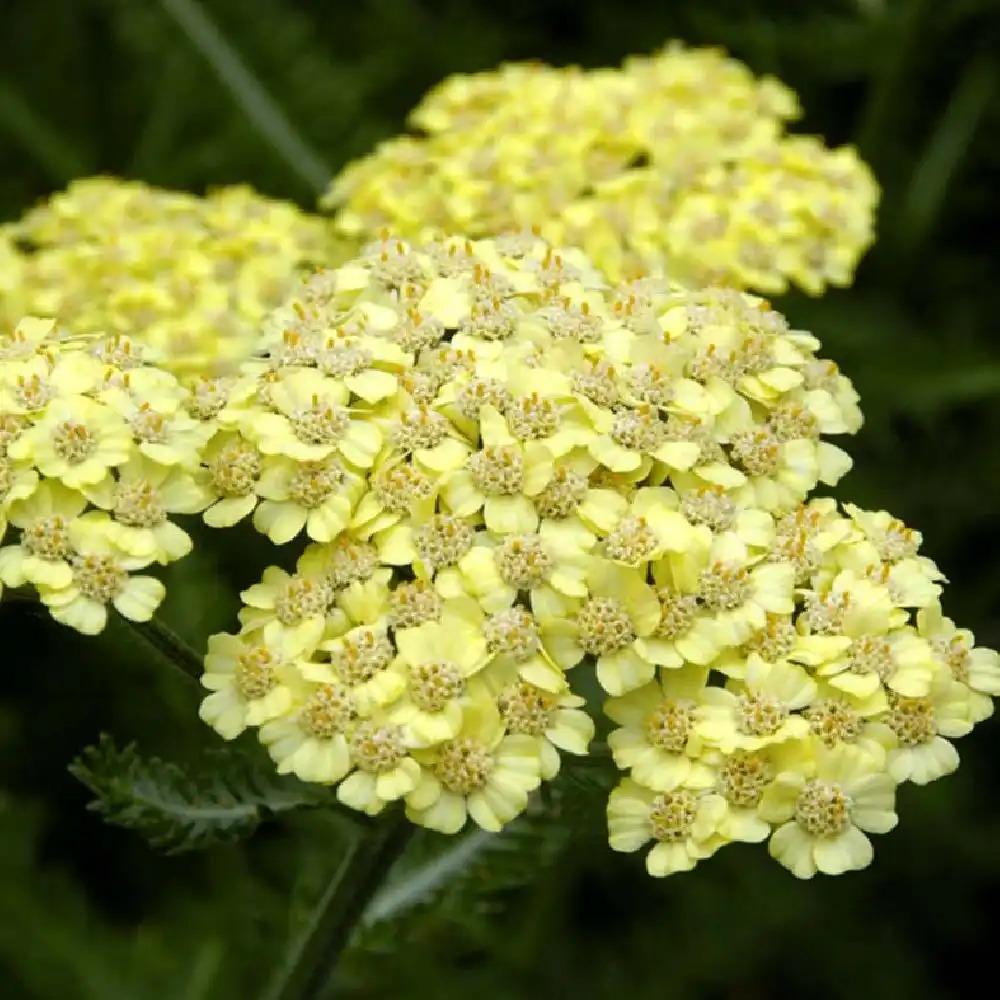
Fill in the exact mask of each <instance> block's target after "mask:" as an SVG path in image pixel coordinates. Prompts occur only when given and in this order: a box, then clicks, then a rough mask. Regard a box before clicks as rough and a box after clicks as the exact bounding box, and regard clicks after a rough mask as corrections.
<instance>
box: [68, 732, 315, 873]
mask: <svg viewBox="0 0 1000 1000" xmlns="http://www.w3.org/2000/svg"><path fill="white" fill-rule="evenodd" d="M69 770H70V772H71V773H72V774H73V776H74V777H76V778H78V779H79V780H80V781H82V782H83V783H84V784H85V785H86V786H87V787H88V788H89V789H90V790H91V791H92V792H93V793H94V795H95V796H96V798H95V799H94V800H93V801H92V802H91V803H90V804H89V806H88V808H90V809H92V810H93V811H95V812H97V813H99V814H100V815H101V816H102V817H103V818H104V819H105V820H107V822H109V823H114V824H115V825H117V826H123V827H126V828H127V829H130V830H135V831H136V832H137V833H139V834H141V835H142V836H143V837H144V838H145V839H146V840H147V841H148V842H149V843H150V844H151V845H152V846H153V847H156V848H158V849H160V850H162V851H164V852H165V853H167V854H178V853H181V852H183V851H197V850H204V849H206V848H208V847H212V846H214V845H216V844H220V843H226V842H231V841H235V840H240V839H242V838H244V837H248V836H250V835H251V834H252V833H253V832H254V831H255V830H256V829H257V827H258V826H259V825H260V824H261V823H262V822H264V821H265V820H266V819H268V818H269V817H271V816H274V815H276V814H278V813H283V812H287V811H289V810H291V809H298V808H300V807H302V806H315V805H319V804H321V803H323V802H326V803H328V804H329V802H330V797H329V796H328V795H327V794H326V793H325V791H324V789H323V788H321V787H319V786H316V785H307V784H305V783H303V782H301V781H299V780H298V779H296V778H293V777H282V776H280V775H277V774H275V772H274V768H273V767H268V766H267V765H266V764H264V765H262V766H257V765H256V764H255V763H254V762H253V760H252V759H251V758H250V757H249V756H248V755H247V754H246V753H245V752H243V753H241V752H238V751H232V750H217V751H210V752H209V753H207V754H205V759H204V762H203V764H202V766H201V767H200V768H198V769H193V768H191V767H190V766H187V767H180V766H178V765H177V764H173V763H170V762H169V761H163V760H159V759H158V758H156V757H149V758H143V757H140V756H139V754H138V753H137V751H136V748H135V745H134V744H130V745H129V746H126V747H123V748H120V747H118V746H117V745H116V744H115V742H114V740H113V739H112V738H111V737H110V736H108V735H107V734H106V733H104V734H102V735H101V738H100V740H99V741H98V743H97V744H96V745H95V746H92V747H88V748H87V749H86V750H84V751H83V752H82V753H81V754H80V756H79V757H77V759H76V760H75V761H73V763H72V764H70V766H69Z"/></svg>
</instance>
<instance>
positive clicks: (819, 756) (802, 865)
mask: <svg viewBox="0 0 1000 1000" xmlns="http://www.w3.org/2000/svg"><path fill="white" fill-rule="evenodd" d="M895 793H896V783H895V782H894V781H893V779H892V778H891V777H889V775H888V774H885V773H883V772H881V771H879V770H878V769H877V767H876V766H875V765H874V764H873V762H872V759H871V758H870V757H869V756H868V755H867V754H865V753H864V752H863V751H861V750H858V749H856V748H854V747H849V746H838V747H836V748H834V749H833V750H826V749H825V748H822V747H820V748H817V751H816V755H815V758H814V759H813V760H812V761H811V762H810V761H809V760H807V759H802V760H801V761H800V762H799V766H798V767H797V769H795V770H787V771H784V772H782V773H780V774H778V775H777V777H776V779H775V781H774V783H773V784H772V785H770V786H769V787H768V789H767V790H766V791H765V793H764V797H763V799H762V801H761V805H760V812H761V815H762V816H763V818H764V819H766V820H767V821H768V822H770V823H774V824H780V825H778V826H777V829H776V830H775V831H774V833H773V835H772V836H771V841H770V844H769V850H770V853H771V856H772V857H773V858H775V859H777V860H778V861H779V862H780V863H781V864H783V865H784V866H785V867H786V868H787V869H788V870H789V871H791V872H792V874H793V875H795V876H797V877H798V878H812V876H813V875H815V874H816V872H817V871H819V872H822V873H823V874H824V875H841V874H843V873H844V872H847V871H856V870H858V869H861V868H865V867H867V866H868V865H869V864H870V863H871V860H872V856H873V851H872V845H871V842H870V841H869V839H868V838H867V837H866V836H865V833H888V832H889V831H890V830H892V829H893V828H894V827H895V826H896V823H897V816H896V813H895V812H894V802H895Z"/></svg>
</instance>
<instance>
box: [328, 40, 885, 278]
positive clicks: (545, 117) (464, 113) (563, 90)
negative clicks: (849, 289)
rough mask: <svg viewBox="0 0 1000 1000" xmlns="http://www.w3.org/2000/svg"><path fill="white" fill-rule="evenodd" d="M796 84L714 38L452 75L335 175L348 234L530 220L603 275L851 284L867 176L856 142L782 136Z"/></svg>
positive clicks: (480, 228)
mask: <svg viewBox="0 0 1000 1000" xmlns="http://www.w3.org/2000/svg"><path fill="white" fill-rule="evenodd" d="M799 113H800V109H799V105H798V100H797V98H796V96H795V94H794V93H793V92H792V91H791V90H789V89H788V88H787V87H785V86H784V85H783V84H782V83H780V82H778V81H777V80H775V79H773V78H770V77H763V78H756V77H754V75H753V73H752V72H751V71H750V70H749V69H748V68H747V67H746V66H745V65H743V64H742V63H740V62H738V61H736V60H735V59H732V58H729V57H727V56H726V55H725V54H724V53H723V52H721V51H719V50H716V49H705V48H698V49H689V48H685V47H683V46H681V45H678V44H672V45H670V46H667V47H666V48H665V49H663V50H662V51H660V52H658V53H656V54H655V55H652V56H644V57H633V58H630V59H628V60H626V61H625V63H624V64H623V66H622V67H621V68H620V69H610V68H601V69H594V70H583V69H581V68H579V67H575V66H571V67H568V68H555V67H551V66H546V65H544V64H542V63H514V64H508V65H505V66H502V67H501V68H500V69H498V70H496V71H493V72H486V73H476V74H472V75H464V74H458V75H455V76H451V77H449V78H448V79H446V80H445V81H444V82H443V83H441V84H440V85H439V86H437V87H435V88H434V89H433V90H432V91H431V92H430V93H429V94H428V95H427V96H426V97H425V98H424V99H423V101H421V103H420V104H419V105H418V106H417V107H416V108H415V109H414V111H413V112H412V114H411V116H410V125H411V126H412V128H413V129H414V132H413V134H409V135H401V136H398V137H396V138H393V139H390V140H388V141H386V142H383V143H382V144H380V145H379V146H378V147H377V148H376V150H375V151H374V152H373V153H372V154H370V155H369V156H366V157H364V158H362V159H360V160H358V161H355V162H354V163H352V164H349V165H348V167H347V168H346V169H345V170H344V171H343V172H342V173H341V174H340V175H339V176H338V177H337V178H336V179H335V180H334V182H333V184H332V185H331V187H330V190H329V191H328V193H327V195H326V197H325V199H324V202H323V204H324V206H325V207H326V208H328V209H332V210H334V211H335V213H336V214H335V216H334V224H335V226H336V228H337V230H338V232H339V233H340V234H341V235H344V236H346V237H350V238H358V239H361V240H366V239H371V238H373V237H374V236H375V235H376V234H377V232H378V231H379V229H380V228H382V227H383V226H386V227H388V228H390V229H392V231H393V232H394V233H397V234H399V235H401V236H404V237H406V238H411V237H419V236H421V235H422V234H424V233H426V232H428V231H435V230H437V231H442V232H445V233H464V234H466V235H469V236H473V237H481V236H492V235H495V234H497V233H503V232H508V231H511V230H518V229H522V228H524V229H527V228H530V227H537V230H538V232H539V233H540V234H541V235H542V236H543V237H545V238H546V239H548V240H550V241H552V242H553V243H555V244H558V245H564V246H576V247H580V248H582V249H583V250H584V251H586V252H587V253H588V254H589V255H590V256H591V258H592V259H593V260H594V261H595V263H596V264H597V265H598V266H599V267H601V269H602V270H603V271H604V272H605V273H606V274H607V275H609V277H611V278H612V279H613V280H619V279H620V278H622V277H636V276H639V275H644V274H651V273H653V274H658V273H667V274H669V275H670V276H671V277H672V278H675V279H679V280H682V281H684V282H685V283H688V284H690V285H691V286H692V287H699V286H701V285H704V284H708V283H723V282H724V283H726V284H729V285H732V286H736V287H740V288H749V289H754V290H756V291H758V292H762V293H764V294H776V293H778V292H781V291H784V290H785V289H786V288H787V287H788V285H789V284H793V285H796V286H798V287H800V288H802V289H804V290H805V291H807V292H809V293H810V294H818V293H820V292H821V291H823V289H824V288H825V287H827V286H828V285H836V286H839V285H847V284H849V283H850V281H851V278H852V275H853V272H854V268H855V266H856V265H857V262H858V260H859V258H860V257H861V255H862V254H863V253H864V251H865V250H867V248H868V247H869V245H870V244H871V241H872V238H873V225H874V213H875V208H876V205H877V201H878V187H877V184H876V182H875V180H874V178H873V176H872V174H871V172H870V170H869V169H868V167H867V166H866V165H865V164H864V163H863V162H862V161H861V160H860V159H859V157H858V155H857V153H856V151H855V150H854V149H853V148H852V147H848V146H844V147H841V148H838V149H828V148H826V147H825V146H824V145H823V143H822V142H821V141H820V140H819V139H817V138H814V137H812V136H805V135H793V134H790V133H788V132H787V131H786V129H787V125H788V123H789V122H790V121H792V120H794V119H795V118H797V117H798V116H799Z"/></svg>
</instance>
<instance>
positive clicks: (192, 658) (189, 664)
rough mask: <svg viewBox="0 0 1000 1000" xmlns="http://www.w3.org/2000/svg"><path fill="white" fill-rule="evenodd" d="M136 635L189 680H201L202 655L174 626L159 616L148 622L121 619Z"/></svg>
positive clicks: (202, 670)
mask: <svg viewBox="0 0 1000 1000" xmlns="http://www.w3.org/2000/svg"><path fill="white" fill-rule="evenodd" d="M121 620H122V621H123V622H124V623H125V624H126V625H128V627H129V628H130V629H131V630H132V631H133V632H135V633H136V635H138V636H140V637H141V638H143V639H145V641H146V642H147V643H148V644H149V645H150V646H152V647H153V648H154V649H155V650H156V651H157V652H158V653H160V654H161V655H162V656H163V657H164V658H165V659H167V660H169V661H170V663H171V664H172V665H173V666H174V667H176V668H177V669H178V670H180V671H181V673H183V674H184V676H185V677H187V678H188V679H189V680H193V681H196V682H197V681H200V680H201V675H202V673H203V672H204V665H203V661H202V657H201V656H200V655H199V654H198V653H197V652H196V651H195V650H194V649H192V648H191V647H190V646H189V645H188V644H187V643H186V642H185V641H184V640H183V639H182V638H181V637H180V636H179V635H178V634H177V633H176V632H175V631H174V630H173V629H172V628H170V627H169V626H167V625H164V624H163V622H161V621H160V620H159V619H157V618H153V619H151V620H150V621H148V622H133V621H130V620H129V619H127V618H122V619H121Z"/></svg>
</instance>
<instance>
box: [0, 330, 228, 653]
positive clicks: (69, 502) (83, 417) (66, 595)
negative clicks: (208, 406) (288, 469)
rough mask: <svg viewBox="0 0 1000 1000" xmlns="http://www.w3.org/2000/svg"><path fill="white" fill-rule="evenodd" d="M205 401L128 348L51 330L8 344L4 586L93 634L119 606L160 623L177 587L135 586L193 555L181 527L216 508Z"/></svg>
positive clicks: (16, 336) (0, 440)
mask: <svg viewBox="0 0 1000 1000" xmlns="http://www.w3.org/2000/svg"><path fill="white" fill-rule="evenodd" d="M199 398H200V397H199V396H198V395H197V393H193V392H192V391H190V390H188V389H186V388H184V387H183V386H182V385H181V384H180V383H179V382H178V380H177V378H176V377H175V376H173V375H172V374H170V373H169V372H167V371H165V370H163V369H162V368H158V367H156V366H154V365H152V364H149V363H146V362H144V361H143V359H142V355H141V351H140V349H139V348H138V347H137V346H136V345H135V344H134V343H133V342H132V341H131V340H130V339H129V338H128V337H125V336H119V335H111V336H91V337H83V336H72V335H69V334H67V333H66V332H65V331H61V330H58V329H57V328H56V326H55V324H54V322H53V321H52V320H46V319H37V318H27V319H24V320H22V321H21V322H20V323H18V325H17V326H16V327H15V328H14V330H13V331H12V332H11V333H9V334H7V335H5V336H0V541H4V540H7V539H6V535H7V532H8V529H9V528H11V527H13V528H14V529H15V531H14V532H13V533H12V534H13V536H14V538H15V540H14V541H13V542H11V541H9V540H7V541H8V544H5V545H3V546H2V547H0V583H2V584H3V585H5V586H8V587H23V586H29V585H30V586H31V587H33V588H35V589H36V590H37V591H38V594H39V596H40V598H41V601H42V602H43V603H44V604H45V605H46V606H47V607H48V609H49V611H50V613H51V614H52V616H53V618H55V619H56V620H57V621H60V622H63V623H64V624H66V625H70V626H72V627H73V628H75V629H77V630H79V631H80V632H83V633H84V634H87V635H94V634H96V633H98V632H100V631H102V630H103V629H104V626H105V624H106V623H107V616H108V607H109V606H113V607H114V608H115V609H116V610H117V611H119V612H120V613H121V614H122V615H124V616H125V617H127V618H130V619H132V620H133V621H148V620H149V619H150V618H151V617H152V615H153V613H154V611H155V610H156V608H157V607H158V606H159V604H160V603H161V602H162V600H163V597H164V587H163V584H162V583H161V582H160V581H159V580H157V579H155V578H154V577H152V576H149V575H146V574H140V575H134V574H135V573H136V572H137V571H139V570H144V569H146V568H147V567H150V566H153V565H154V564H159V565H165V564H167V563H170V562H173V561H175V560H177V559H180V558H181V557H183V556H185V555H187V553H188V552H189V551H190V550H191V547H192V541H191V538H190V536H189V535H188V534H187V533H186V532H185V531H184V530H182V529H181V528H180V527H179V526H178V525H177V524H175V523H174V521H173V520H171V515H177V514H192V513H196V512H198V511H201V510H204V508H205V507H206V506H208V504H209V503H210V502H212V499H213V494H212V492H211V491H210V489H209V488H208V480H209V474H208V472H207V470H204V469H202V468H201V453H202V449H203V448H204V446H205V444H206V442H207V441H208V440H209V438H210V437H212V435H213V434H214V428H213V427H212V425H211V422H210V421H204V420H202V419H199V416H198V415H197V411H198V408H199ZM192 414H196V415H192Z"/></svg>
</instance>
